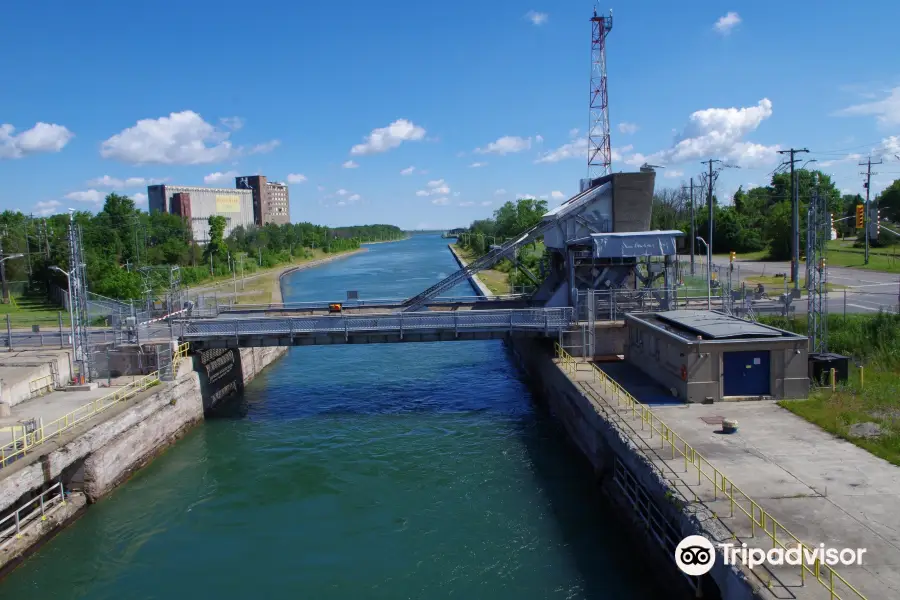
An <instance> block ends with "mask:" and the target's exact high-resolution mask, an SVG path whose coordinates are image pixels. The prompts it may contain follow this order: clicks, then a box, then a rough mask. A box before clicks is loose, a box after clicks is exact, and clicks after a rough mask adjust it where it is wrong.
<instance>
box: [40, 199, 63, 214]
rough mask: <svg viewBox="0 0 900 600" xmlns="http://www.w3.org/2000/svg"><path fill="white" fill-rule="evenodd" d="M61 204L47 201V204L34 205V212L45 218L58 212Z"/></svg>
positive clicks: (57, 201) (55, 201)
mask: <svg viewBox="0 0 900 600" xmlns="http://www.w3.org/2000/svg"><path fill="white" fill-rule="evenodd" d="M60 206H62V202H60V201H59V200H48V201H47V202H38V203H37V204H35V205H34V211H35V212H36V213H37V214H39V215H40V216H42V217H47V216H50V215H53V214H56V213H57V212H59V210H58V209H59V207H60Z"/></svg>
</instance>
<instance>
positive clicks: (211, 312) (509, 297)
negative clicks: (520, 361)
mask: <svg viewBox="0 0 900 600" xmlns="http://www.w3.org/2000/svg"><path fill="white" fill-rule="evenodd" d="M528 297H529V294H504V295H500V296H489V297H483V296H447V297H441V298H435V299H433V300H431V301H430V304H475V303H476V302H478V303H483V302H509V301H513V300H523V299H526V298H528ZM405 301H406V298H371V299H366V300H362V299H359V300H328V301H324V300H319V301H315V302H282V303H274V304H231V303H229V304H224V303H223V304H219V303H218V301H217V299H216V298H215V297H212V296H204V297H203V298H202V299H198V302H197V303H196V304H195V305H194V307H193V309H192V310H191V316H192V317H217V316H219V315H221V314H227V313H231V312H252V311H271V312H278V311H285V312H287V311H292V310H294V311H300V310H327V309H328V306H329V305H330V304H340V305H341V306H343V307H344V308H367V307H372V308H384V307H395V306H396V307H399V306H401V305H402V304H403V303H404V302H405Z"/></svg>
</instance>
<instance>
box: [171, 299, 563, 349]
mask: <svg viewBox="0 0 900 600" xmlns="http://www.w3.org/2000/svg"><path fill="white" fill-rule="evenodd" d="M574 319H575V311H574V309H572V308H570V307H564V308H525V309H510V310H478V311H452V312H445V311H442V312H384V313H370V314H341V315H323V316H318V315H315V316H307V317H274V316H269V317H258V318H246V317H245V318H227V317H224V316H220V317H218V318H216V319H192V320H183V321H178V322H176V325H175V327H176V331H178V332H179V334H180V337H181V340H182V341H183V342H190V343H191V348H192V349H195V350H202V349H206V348H248V347H259V346H314V345H331V344H382V343H396V342H442V341H453V340H490V339H503V338H505V337H507V336H510V335H523V336H547V337H549V336H554V337H555V336H558V335H559V334H560V332H562V331H565V330H567V329H569V328H570V327H571V325H572V323H573V322H574Z"/></svg>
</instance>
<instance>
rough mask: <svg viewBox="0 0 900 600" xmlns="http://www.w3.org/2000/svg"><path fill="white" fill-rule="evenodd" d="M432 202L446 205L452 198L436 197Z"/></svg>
mask: <svg viewBox="0 0 900 600" xmlns="http://www.w3.org/2000/svg"><path fill="white" fill-rule="evenodd" d="M431 203H432V204H437V205H438V206H446V205H447V204H450V199H449V198H435V199H434V200H432V201H431Z"/></svg>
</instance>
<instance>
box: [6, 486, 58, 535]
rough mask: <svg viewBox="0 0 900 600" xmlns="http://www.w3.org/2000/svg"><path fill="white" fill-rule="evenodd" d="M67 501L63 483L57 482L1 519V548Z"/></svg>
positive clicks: (43, 519)
mask: <svg viewBox="0 0 900 600" xmlns="http://www.w3.org/2000/svg"><path fill="white" fill-rule="evenodd" d="M65 503H66V496H65V491H64V490H63V486H62V483H60V482H58V481H57V482H56V483H54V484H53V485H51V486H50V487H49V488H48V489H46V490H44V491H43V492H41V493H40V495H38V496H37V497H36V498H32V499H31V500H29V501H28V502H26V503H25V504H23V505H22V506H20V507H19V508H17V509H16V510H15V511H13V512H12V513H11V514H9V515H7V516H6V517H4V518H3V519H0V548H3V547H4V546H6V545H7V544H9V543H10V542H11V541H12V540H14V539H19V538H20V537H22V529H24V528H25V527H27V526H28V525H30V524H31V523H33V522H34V521H37V520H41V521H46V520H47V512H48V511H49V510H50V509H52V508H55V507H57V506H61V505H63V504H65Z"/></svg>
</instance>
